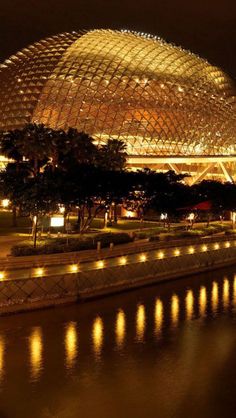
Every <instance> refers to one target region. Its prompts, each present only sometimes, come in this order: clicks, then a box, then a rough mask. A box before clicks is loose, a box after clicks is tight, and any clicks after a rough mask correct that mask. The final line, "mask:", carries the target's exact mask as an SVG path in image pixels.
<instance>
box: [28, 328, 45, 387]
mask: <svg viewBox="0 0 236 418" xmlns="http://www.w3.org/2000/svg"><path fill="white" fill-rule="evenodd" d="M29 344H30V364H31V379H32V381H37V380H38V379H39V377H40V374H41V372H42V367H43V362H42V354H43V339H42V330H41V328H40V327H35V328H34V329H33V330H32V333H31V335H30V339H29Z"/></svg>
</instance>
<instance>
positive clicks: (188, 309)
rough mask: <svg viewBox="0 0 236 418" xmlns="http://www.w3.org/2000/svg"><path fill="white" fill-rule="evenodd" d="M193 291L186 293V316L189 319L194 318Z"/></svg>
mask: <svg viewBox="0 0 236 418" xmlns="http://www.w3.org/2000/svg"><path fill="white" fill-rule="evenodd" d="M193 302H194V298H193V291H192V290H188V291H187V295H186V318H187V319H188V320H190V319H192V316H193Z"/></svg>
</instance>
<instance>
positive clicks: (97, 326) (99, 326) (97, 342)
mask: <svg viewBox="0 0 236 418" xmlns="http://www.w3.org/2000/svg"><path fill="white" fill-rule="evenodd" d="M92 339H93V349H94V354H95V356H96V357H100V354H101V350H102V344H103V322H102V318H100V316H97V317H96V318H95V320H94V323H93V330H92Z"/></svg>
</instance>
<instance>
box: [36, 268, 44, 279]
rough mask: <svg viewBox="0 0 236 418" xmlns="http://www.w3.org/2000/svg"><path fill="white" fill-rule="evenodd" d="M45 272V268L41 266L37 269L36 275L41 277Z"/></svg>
mask: <svg viewBox="0 0 236 418" xmlns="http://www.w3.org/2000/svg"><path fill="white" fill-rule="evenodd" d="M43 274H44V268H41V267H39V268H37V269H35V276H37V277H40V276H43Z"/></svg>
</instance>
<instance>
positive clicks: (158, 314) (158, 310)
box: [155, 298, 163, 336]
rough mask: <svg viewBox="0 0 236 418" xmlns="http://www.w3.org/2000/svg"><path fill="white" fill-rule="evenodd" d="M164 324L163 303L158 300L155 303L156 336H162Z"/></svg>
mask: <svg viewBox="0 0 236 418" xmlns="http://www.w3.org/2000/svg"><path fill="white" fill-rule="evenodd" d="M162 323H163V303H162V301H161V300H160V299H159V298H158V299H157V300H156V303H155V334H156V336H158V335H159V334H161V329H162Z"/></svg>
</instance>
